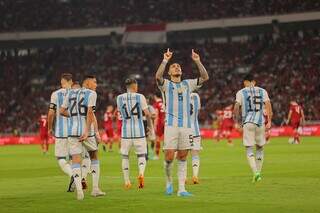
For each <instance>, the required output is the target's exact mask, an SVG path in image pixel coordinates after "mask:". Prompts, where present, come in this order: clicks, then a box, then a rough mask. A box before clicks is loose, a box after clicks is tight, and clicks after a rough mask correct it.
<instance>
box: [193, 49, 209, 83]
mask: <svg viewBox="0 0 320 213" xmlns="http://www.w3.org/2000/svg"><path fill="white" fill-rule="evenodd" d="M191 58H192V60H193V61H194V63H196V65H197V67H198V70H199V73H200V78H199V84H203V83H204V82H206V81H208V80H209V75H208V72H207V70H206V68H205V67H204V66H203V64H202V63H201V60H200V55H199V54H198V53H196V52H195V51H194V50H193V49H192V55H191Z"/></svg>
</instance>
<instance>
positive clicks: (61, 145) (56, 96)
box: [48, 73, 74, 192]
mask: <svg viewBox="0 0 320 213" xmlns="http://www.w3.org/2000/svg"><path fill="white" fill-rule="evenodd" d="M60 84H61V88H60V89H58V90H56V91H54V92H53V93H52V94H51V100H50V106H49V111H48V134H49V135H54V137H55V156H56V158H57V160H58V164H59V166H60V168H61V170H62V171H63V172H64V173H65V174H67V175H68V176H69V177H70V184H69V189H68V192H71V191H73V190H74V189H73V187H74V184H73V177H72V170H71V166H70V164H69V162H68V161H67V157H68V156H69V151H68V119H67V118H66V117H64V116H62V115H60V113H59V110H60V108H61V106H62V103H63V99H64V98H65V96H66V95H67V93H68V91H69V89H70V88H71V85H72V74H70V73H62V75H61V80H60ZM53 122H54V123H55V125H54V130H53Z"/></svg>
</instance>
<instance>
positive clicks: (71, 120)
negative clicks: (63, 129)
mask: <svg viewBox="0 0 320 213" xmlns="http://www.w3.org/2000/svg"><path fill="white" fill-rule="evenodd" d="M71 94H72V91H70V92H69V94H68V97H67V98H68V102H67V103H68V111H69V113H70V101H69V99H70V97H71ZM72 127H73V118H72V117H70V118H69V119H68V135H72Z"/></svg>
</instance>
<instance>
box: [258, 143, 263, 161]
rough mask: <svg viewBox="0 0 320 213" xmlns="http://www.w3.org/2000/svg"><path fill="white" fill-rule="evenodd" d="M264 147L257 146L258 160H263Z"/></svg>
mask: <svg viewBox="0 0 320 213" xmlns="http://www.w3.org/2000/svg"><path fill="white" fill-rule="evenodd" d="M263 155H264V153H263V146H257V150H256V158H257V160H263Z"/></svg>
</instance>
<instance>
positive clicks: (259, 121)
mask: <svg viewBox="0 0 320 213" xmlns="http://www.w3.org/2000/svg"><path fill="white" fill-rule="evenodd" d="M259 93H260V96H261V98H262V100H263V92H262V89H261V88H260V89H259ZM262 100H261V101H262ZM262 104H263V103H262ZM259 113H260V114H259V120H258V125H259V126H262V124H263V120H262V119H263V109H262V110H260V111H259Z"/></svg>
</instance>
